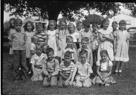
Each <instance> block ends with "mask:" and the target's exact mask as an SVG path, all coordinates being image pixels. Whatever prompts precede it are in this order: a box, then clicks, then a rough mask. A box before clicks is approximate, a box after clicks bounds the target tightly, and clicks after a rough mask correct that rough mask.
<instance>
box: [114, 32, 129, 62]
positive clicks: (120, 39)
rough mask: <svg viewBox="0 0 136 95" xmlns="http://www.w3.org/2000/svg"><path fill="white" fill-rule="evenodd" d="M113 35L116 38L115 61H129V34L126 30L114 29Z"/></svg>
mask: <svg viewBox="0 0 136 95" xmlns="http://www.w3.org/2000/svg"><path fill="white" fill-rule="evenodd" d="M114 36H115V37H116V38H117V48H116V49H117V53H116V54H115V60H116V61H123V62H127V61H129V56H128V48H129V45H128V43H127V40H128V39H129V38H130V35H129V33H128V32H127V31H120V30H119V31H116V32H114Z"/></svg>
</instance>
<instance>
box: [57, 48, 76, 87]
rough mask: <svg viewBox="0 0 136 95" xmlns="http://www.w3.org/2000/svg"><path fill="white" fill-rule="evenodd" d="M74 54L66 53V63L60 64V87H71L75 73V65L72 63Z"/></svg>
mask: <svg viewBox="0 0 136 95" xmlns="http://www.w3.org/2000/svg"><path fill="white" fill-rule="evenodd" d="M71 59H72V54H71V52H70V51H67V52H65V55H64V61H63V62H61V64H60V76H59V84H58V85H59V86H68V85H70V84H69V83H70V80H71V78H72V74H73V71H74V66H75V65H74V63H73V62H72V61H71Z"/></svg>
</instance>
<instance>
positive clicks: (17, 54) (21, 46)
mask: <svg viewBox="0 0 136 95" xmlns="http://www.w3.org/2000/svg"><path fill="white" fill-rule="evenodd" d="M21 27H22V20H21V19H16V20H15V29H16V32H15V33H12V34H11V35H10V36H9V40H10V43H11V46H12V49H13V52H14V73H15V75H17V74H18V73H17V72H18V70H19V68H20V67H21V69H22V70H23V71H24V72H25V74H27V71H28V68H27V65H26V50H25V47H26V40H27V36H26V34H25V33H24V32H21Z"/></svg>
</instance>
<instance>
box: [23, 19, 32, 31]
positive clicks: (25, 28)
mask: <svg viewBox="0 0 136 95" xmlns="http://www.w3.org/2000/svg"><path fill="white" fill-rule="evenodd" d="M28 23H30V24H31V26H32V30H31V31H33V30H34V24H33V22H31V21H27V22H26V23H25V25H24V30H25V31H27V24H28Z"/></svg>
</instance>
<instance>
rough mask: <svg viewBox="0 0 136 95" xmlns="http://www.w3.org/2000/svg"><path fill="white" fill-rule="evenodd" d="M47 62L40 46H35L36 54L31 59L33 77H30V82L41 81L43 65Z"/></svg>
mask: <svg viewBox="0 0 136 95" xmlns="http://www.w3.org/2000/svg"><path fill="white" fill-rule="evenodd" d="M46 60H47V55H46V54H43V53H42V49H41V47H40V46H36V53H35V54H34V55H33V56H32V58H31V62H30V63H31V64H32V71H33V75H32V77H31V80H32V81H42V80H43V76H42V73H43V72H44V68H45V63H46Z"/></svg>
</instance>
